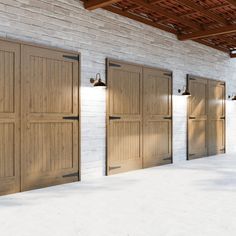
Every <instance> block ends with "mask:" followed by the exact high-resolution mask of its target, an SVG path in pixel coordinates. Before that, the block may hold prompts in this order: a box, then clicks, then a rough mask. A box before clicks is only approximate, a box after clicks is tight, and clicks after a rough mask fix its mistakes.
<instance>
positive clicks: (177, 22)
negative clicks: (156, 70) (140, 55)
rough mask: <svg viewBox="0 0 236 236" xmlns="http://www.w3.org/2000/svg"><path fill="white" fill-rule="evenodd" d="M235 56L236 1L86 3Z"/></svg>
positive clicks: (101, 0)
mask: <svg viewBox="0 0 236 236" xmlns="http://www.w3.org/2000/svg"><path fill="white" fill-rule="evenodd" d="M84 6H85V8H86V9H88V10H94V9H97V8H103V9H106V10H108V11H111V12H113V13H116V14H119V15H122V16H126V17H129V18H131V19H134V20H136V21H139V22H142V23H145V24H148V25H151V26H154V27H156V28H159V29H162V30H165V31H168V32H170V33H174V34H176V35H177V38H178V39H179V40H181V41H184V40H194V41H196V42H199V43H202V44H205V45H207V46H210V47H212V48H215V49H218V50H221V51H223V52H226V53H229V55H230V56H231V57H232V58H235V57H236V0H84Z"/></svg>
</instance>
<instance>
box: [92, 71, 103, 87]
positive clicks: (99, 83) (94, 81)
mask: <svg viewBox="0 0 236 236" xmlns="http://www.w3.org/2000/svg"><path fill="white" fill-rule="evenodd" d="M90 83H91V84H93V86H94V87H106V84H105V83H104V82H102V79H101V74H100V73H97V74H96V78H95V79H94V78H90Z"/></svg>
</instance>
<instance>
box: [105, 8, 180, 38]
mask: <svg viewBox="0 0 236 236" xmlns="http://www.w3.org/2000/svg"><path fill="white" fill-rule="evenodd" d="M103 9H105V10H107V11H111V12H113V13H116V14H118V15H122V16H125V17H128V18H130V19H132V20H135V21H139V22H141V23H144V24H147V25H150V26H154V27H156V28H158V29H161V30H164V31H167V32H170V33H172V34H176V33H177V32H176V30H175V29H172V28H170V27H167V26H164V25H161V24H158V23H156V22H153V21H151V20H147V19H145V18H143V17H140V16H137V15H133V14H131V13H129V12H127V11H122V10H120V9H118V8H115V7H112V6H107V7H103Z"/></svg>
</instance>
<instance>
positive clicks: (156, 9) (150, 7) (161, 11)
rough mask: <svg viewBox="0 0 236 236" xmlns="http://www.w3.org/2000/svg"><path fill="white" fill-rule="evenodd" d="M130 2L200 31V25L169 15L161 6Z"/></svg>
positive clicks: (172, 14) (141, 0)
mask: <svg viewBox="0 0 236 236" xmlns="http://www.w3.org/2000/svg"><path fill="white" fill-rule="evenodd" d="M132 1H133V2H134V3H136V4H139V5H140V6H141V7H144V8H146V9H148V10H150V11H152V12H156V13H158V14H160V15H162V16H166V17H168V18H170V19H173V20H176V21H177V22H179V23H182V24H183V25H186V26H189V27H191V28H194V29H198V30H201V29H202V28H201V26H200V25H198V24H196V23H194V22H192V21H191V20H188V19H183V18H181V17H179V16H178V15H177V14H175V13H171V12H169V11H167V10H166V9H165V8H163V7H161V6H157V5H151V4H150V3H147V2H145V1H143V0H132Z"/></svg>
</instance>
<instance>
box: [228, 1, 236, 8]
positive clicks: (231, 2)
mask: <svg viewBox="0 0 236 236" xmlns="http://www.w3.org/2000/svg"><path fill="white" fill-rule="evenodd" d="M226 1H227V2H229V3H230V4H232V5H234V6H235V7H236V0H226Z"/></svg>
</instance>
